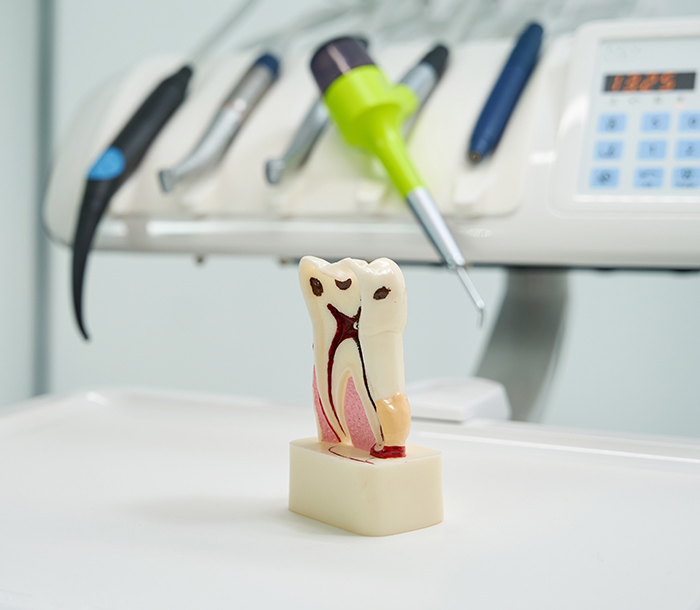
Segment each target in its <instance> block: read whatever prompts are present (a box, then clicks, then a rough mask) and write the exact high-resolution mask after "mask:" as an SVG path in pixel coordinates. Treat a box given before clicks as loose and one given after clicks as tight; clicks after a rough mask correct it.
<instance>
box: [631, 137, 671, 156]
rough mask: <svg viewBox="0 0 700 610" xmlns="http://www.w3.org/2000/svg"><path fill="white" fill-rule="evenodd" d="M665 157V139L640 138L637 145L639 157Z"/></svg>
mask: <svg viewBox="0 0 700 610" xmlns="http://www.w3.org/2000/svg"><path fill="white" fill-rule="evenodd" d="M664 157H666V141H665V140H642V141H641V142H639V145H638V146H637V158H639V159H663V158H664Z"/></svg>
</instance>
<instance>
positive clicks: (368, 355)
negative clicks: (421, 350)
mask: <svg viewBox="0 0 700 610" xmlns="http://www.w3.org/2000/svg"><path fill="white" fill-rule="evenodd" d="M349 266H350V268H351V269H352V270H353V271H354V272H355V275H356V276H357V278H358V280H359V283H360V301H361V304H362V314H361V317H360V324H359V340H360V345H361V347H362V357H363V360H364V365H365V372H366V375H367V381H368V385H369V390H370V393H371V396H372V398H373V399H374V405H373V407H374V408H375V409H376V414H377V418H378V420H379V422H380V426H381V431H382V440H381V442H379V443H378V446H377V449H379V450H381V449H382V448H383V447H384V445H387V446H403V445H405V443H406V438H407V436H408V432H409V430H410V408H409V405H408V399H407V398H406V396H405V378H404V360H403V331H404V329H405V327H406V318H407V305H406V284H405V282H404V279H403V274H402V273H401V269H399V267H398V265H397V264H396V263H394V262H393V261H391V260H389V259H386V258H380V259H377V260H375V261H373V262H372V263H369V264H368V263H365V262H364V261H355V260H353V261H351V262H350V263H349Z"/></svg>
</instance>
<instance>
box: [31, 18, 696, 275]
mask: <svg viewBox="0 0 700 610" xmlns="http://www.w3.org/2000/svg"><path fill="white" fill-rule="evenodd" d="M431 44H432V42H431V41H424V43H411V44H395V45H393V46H389V47H386V48H384V49H379V50H377V51H376V52H373V57H374V59H375V60H376V61H377V63H378V64H379V65H380V66H381V67H382V68H384V69H385V70H386V71H387V73H388V74H389V75H390V76H391V77H392V78H394V79H398V77H399V76H400V75H401V74H402V73H403V72H405V70H406V69H407V68H408V67H409V66H410V65H413V63H415V60H416V59H417V58H419V57H420V56H421V55H422V54H423V53H425V51H426V49H427V48H428V47H430V45H431ZM512 45H513V41H512V40H473V41H469V42H466V43H463V44H462V45H460V46H459V47H456V48H453V49H450V51H451V52H450V62H449V66H448V68H447V70H446V72H445V74H444V77H443V79H442V82H441V83H440V85H439V86H438V87H437V89H436V90H435V92H434V93H433V95H432V97H431V99H430V100H429V101H428V103H427V104H426V107H425V109H424V111H423V112H422V113H421V115H420V116H419V118H418V121H417V123H416V125H415V128H414V129H413V131H412V133H411V135H410V138H409V141H408V143H409V152H410V154H411V156H412V158H413V159H414V161H415V164H416V166H417V167H418V168H419V170H420V172H421V174H422V175H423V178H424V180H425V182H426V184H427V185H428V186H429V188H430V190H431V192H432V194H433V196H434V199H435V201H436V203H437V205H438V207H439V208H440V209H441V211H442V212H443V214H444V215H445V217H446V218H447V220H448V223H449V224H450V227H451V228H452V230H453V233H454V235H455V237H456V239H457V242H458V243H459V246H460V248H461V249H462V252H463V254H464V255H465V257H466V258H467V260H468V261H469V262H471V263H476V264H498V265H545V266H589V267H647V268H671V269H698V268H700V248H698V245H697V244H698V236H700V74H699V73H700V66H699V65H698V64H697V57H698V56H700V19H697V18H684V19H682V20H672V19H671V20H654V21H627V20H626V21H615V22H612V21H611V22H591V23H588V24H586V25H584V26H582V27H580V28H579V30H578V31H576V32H575V33H574V34H573V35H564V36H559V37H556V38H553V39H552V40H549V41H547V43H546V44H545V46H544V50H543V52H542V57H541V59H540V61H539V63H538V65H537V67H536V68H535V71H534V73H533V76H532V78H531V79H530V82H529V83H528V85H527V87H526V88H525V91H524V93H523V96H522V97H521V99H520V101H519V103H518V105H517V107H516V108H515V111H514V113H513V116H512V118H511V120H510V122H509V124H508V126H507V128H506V130H505V133H504V135H503V137H502V139H501V141H500V143H499V144H498V146H497V148H496V149H495V151H494V153H493V155H491V157H489V158H488V159H486V160H485V161H483V162H482V163H481V164H479V165H476V166H475V165H472V164H470V163H469V162H468V161H467V158H466V154H467V145H468V142H469V138H470V136H471V133H472V130H473V128H474V124H475V122H476V120H477V118H478V116H479V113H480V111H481V108H482V107H483V104H484V101H485V100H486V98H487V97H488V95H489V92H490V91H491V88H492V86H493V83H494V81H495V79H496V78H497V76H498V74H499V73H500V71H501V68H502V66H503V63H504V62H505V60H506V58H507V56H508V53H509V52H510V50H511V49H512ZM253 58H254V55H252V54H249V55H244V54H242V55H239V56H233V57H229V58H225V59H219V60H212V61H209V62H208V63H206V64H204V65H203V66H202V67H201V69H200V70H199V71H198V72H197V74H195V76H194V77H193V81H192V83H191V93H190V96H189V98H188V99H187V101H186V102H185V103H184V105H183V106H182V108H181V110H179V111H178V112H177V113H176V114H175V115H174V116H173V118H172V120H171V121H170V122H169V123H168V125H167V126H166V127H165V128H164V129H163V131H162V133H161V134H160V135H159V137H158V138H157V139H156V141H155V142H154V145H153V147H152V148H151V150H149V152H148V153H147V155H146V157H145V158H144V160H143V162H142V164H141V166H140V167H139V169H138V171H137V172H136V174H135V175H134V176H133V177H132V178H131V179H130V180H129V181H127V182H126V183H125V184H124V186H123V187H122V188H121V190H120V191H119V192H118V193H117V194H116V195H115V196H114V198H113V200H112V202H111V204H110V207H109V209H108V212H107V215H106V217H105V219H104V222H103V223H102V224H101V226H100V228H99V229H98V234H97V239H96V244H95V246H96V247H97V248H101V249H109V250H137V251H154V252H187V253H193V254H209V253H234V254H235V253H241V254H266V255H274V256H278V257H282V258H300V257H301V256H303V255H305V254H307V253H308V252H309V251H313V252H314V253H316V254H318V255H319V256H322V257H324V258H330V259H333V258H341V257H344V256H352V257H358V258H365V259H373V258H376V257H379V256H389V257H391V258H394V259H396V260H401V261H420V262H437V261H438V258H437V255H436V254H435V252H434V250H433V248H432V246H431V244H430V243H429V242H428V240H427V239H426V238H425V236H424V235H423V233H422V231H421V229H420V227H419V226H418V224H417V223H416V221H415V220H414V219H413V217H412V216H411V214H410V211H409V210H408V208H407V206H406V204H405V202H403V201H402V200H401V198H400V196H399V195H398V194H396V193H394V192H393V190H392V188H391V187H390V183H389V181H388V178H387V176H386V175H385V174H384V173H383V169H382V168H381V167H379V166H378V164H376V163H374V162H373V161H372V160H371V159H370V158H369V157H368V156H367V155H366V154H365V153H363V152H362V151H360V150H356V149H351V148H349V147H348V146H347V145H346V144H345V143H344V142H343V141H342V139H341V137H340V135H339V134H338V133H337V132H336V131H335V129H329V130H326V132H325V133H324V134H323V135H322V136H321V137H320V139H319V141H318V142H317V144H316V146H315V148H314V149H313V150H312V153H311V155H310V157H309V158H308V160H307V162H306V163H305V165H304V166H303V167H301V168H300V169H299V170H298V171H296V172H293V173H291V174H289V175H287V176H285V178H284V180H283V181H282V182H281V183H280V184H279V185H276V186H271V185H269V184H267V182H266V180H265V163H266V161H267V160H269V159H272V158H275V157H278V156H279V155H280V153H281V152H282V151H283V150H284V148H285V146H286V145H287V144H288V143H289V141H290V140H291V138H292V136H293V134H294V131H295V130H296V129H297V127H298V126H299V124H300V123H301V121H302V119H303V118H304V115H305V113H306V112H307V110H308V108H309V106H310V104H311V103H312V102H313V100H314V99H315V97H316V96H317V92H316V90H315V86H314V84H313V82H312V77H311V74H310V71H309V55H306V56H299V57H291V58H287V59H285V61H284V65H285V69H284V71H283V72H282V74H281V77H280V80H279V82H278V83H277V84H276V85H275V86H274V88H273V89H271V90H270V92H269V93H268V95H267V96H266V97H265V99H263V100H262V101H261V102H260V105H259V108H258V110H257V111H256V113H255V114H254V115H253V116H251V117H250V119H249V121H248V123H247V124H246V125H245V127H244V128H243V129H242V130H241V132H240V133H239V134H238V136H237V138H236V140H235V142H234V143H233V145H232V146H231V148H230V149H229V150H228V152H227V154H226V156H225V157H224V159H223V161H222V163H221V164H220V165H219V166H218V167H217V168H216V169H215V170H214V171H212V172H210V173H209V174H207V175H204V176H202V177H200V178H199V179H197V180H193V181H191V182H189V183H187V184H183V185H178V188H177V189H175V191H174V192H171V193H167V194H166V193H164V192H163V191H162V190H161V188H160V185H159V181H158V174H159V172H160V171H161V170H163V169H164V168H168V167H171V166H172V165H174V164H175V163H177V162H178V161H179V160H180V159H182V158H183V157H184V156H185V155H186V154H187V152H188V151H189V150H191V149H192V147H193V145H194V144H196V142H197V141H198V138H199V137H200V136H201V134H202V132H203V130H204V129H205V128H206V126H207V125H208V123H209V122H210V121H211V119H212V117H213V116H214V115H215V114H216V111H217V108H219V106H220V104H221V102H222V100H224V98H225V97H226V94H227V91H228V90H229V89H230V86H231V83H232V82H235V81H236V79H237V78H239V77H240V75H241V74H242V73H243V72H244V71H245V69H246V67H247V66H248V65H250V62H251V60H252V59H253ZM178 61H180V59H178V58H159V59H150V60H147V61H144V62H143V63H141V64H139V65H137V66H135V67H134V68H133V69H132V70H130V71H129V72H128V73H127V74H125V75H124V76H123V78H122V79H121V80H119V79H116V80H115V79H112V81H111V82H110V84H108V85H106V86H105V87H104V88H103V89H101V90H100V91H98V92H96V93H95V94H94V96H93V97H92V98H91V99H90V100H89V101H88V102H87V103H86V105H85V107H84V108H83V109H82V110H81V112H80V113H79V115H78V117H77V118H76V120H75V122H74V124H73V126H72V127H71V129H70V130H69V131H68V133H67V135H66V137H65V140H64V143H63V145H62V146H61V147H60V149H59V151H58V155H57V157H56V162H55V165H54V168H53V173H52V177H51V181H50V185H49V189H48V192H47V195H46V200H45V209H44V217H45V223H46V225H47V227H48V229H49V231H50V233H51V234H52V235H54V236H55V237H56V238H57V239H59V240H61V241H62V242H64V243H66V244H70V243H71V241H72V239H73V234H74V231H75V225H76V220H77V215H78V207H79V204H80V200H81V196H82V192H83V188H84V184H85V177H86V175H87V172H88V169H89V168H90V166H91V165H92V163H93V162H94V161H95V158H96V156H98V154H99V151H100V150H102V149H104V147H105V146H106V145H107V144H108V143H109V142H110V141H111V139H112V138H113V137H114V135H115V133H117V132H118V131H119V128H120V126H121V125H122V124H123V123H124V121H125V120H126V119H127V118H128V117H129V116H130V113H132V112H133V110H134V109H135V108H136V107H137V106H138V105H139V103H140V102H141V101H142V99H143V97H144V95H145V94H146V92H148V91H149V90H150V88H152V86H153V84H154V83H156V82H157V81H158V80H159V79H161V78H162V77H163V76H164V75H165V74H167V73H168V72H169V71H172V69H173V67H174V66H176V65H178Z"/></svg>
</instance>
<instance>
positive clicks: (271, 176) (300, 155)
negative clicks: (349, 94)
mask: <svg viewBox="0 0 700 610" xmlns="http://www.w3.org/2000/svg"><path fill="white" fill-rule="evenodd" d="M329 121H330V118H329V117H328V110H326V105H325V104H324V102H323V100H322V99H320V98H319V99H317V100H316V101H315V102H314V103H313V104H312V105H311V107H310V108H309V111H308V112H307V113H306V116H305V117H304V120H303V121H302V123H301V125H300V127H299V129H297V132H296V133H295V134H294V137H293V138H292V141H291V143H290V144H289V148H287V150H286V151H285V153H284V154H283V155H282V156H281V157H277V158H275V159H268V160H267V162H266V163H265V177H266V178H267V181H268V182H269V183H270V184H279V183H280V182H281V180H282V178H283V177H284V173H285V172H286V171H288V170H293V169H296V168H298V167H301V166H302V165H304V163H305V162H306V159H307V158H308V156H309V153H310V152H311V150H312V149H313V147H314V144H316V141H317V140H318V138H319V136H320V135H321V134H322V133H323V131H324V130H325V129H326V126H327V125H328V123H329Z"/></svg>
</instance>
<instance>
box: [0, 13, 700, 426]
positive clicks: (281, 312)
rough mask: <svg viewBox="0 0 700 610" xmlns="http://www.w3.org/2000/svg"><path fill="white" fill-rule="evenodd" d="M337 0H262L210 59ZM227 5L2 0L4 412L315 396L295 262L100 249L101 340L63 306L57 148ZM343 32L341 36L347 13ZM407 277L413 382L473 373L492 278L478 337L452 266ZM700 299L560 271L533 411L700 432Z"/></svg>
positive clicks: (638, 276) (657, 279)
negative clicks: (55, 231)
mask: <svg viewBox="0 0 700 610" xmlns="http://www.w3.org/2000/svg"><path fill="white" fill-rule="evenodd" d="M330 4H331V3H330V2H328V3H323V2H320V1H319V0H316V1H313V0H303V1H302V0H295V1H293V2H290V1H288V0H287V1H285V0H260V1H259V2H258V3H257V5H256V6H255V7H254V8H253V10H251V11H250V14H249V15H248V17H247V18H246V22H245V27H242V28H241V29H240V30H239V31H238V32H236V33H235V34H234V35H232V36H231V37H230V39H229V40H228V42H227V43H225V44H223V45H222V47H221V49H220V53H221V54H226V53H233V52H235V49H236V48H237V46H241V45H243V44H244V43H245V41H246V40H253V39H254V38H255V37H257V36H260V35H262V34H264V33H265V32H267V31H273V30H276V29H278V28H280V27H284V25H285V24H287V23H289V22H290V20H293V19H296V18H297V17H299V16H302V15H304V14H305V13H307V12H309V11H312V10H314V9H316V8H319V7H323V6H324V5H325V6H327V5H330ZM368 4H371V3H368ZM392 4H393V5H394V6H395V7H396V10H397V11H399V10H409V8H410V10H416V7H418V8H419V9H421V10H422V11H423V13H422V14H423V15H424V16H425V17H424V18H425V19H433V20H434V21H435V23H436V29H437V30H439V27H440V24H441V23H442V24H444V23H445V21H446V19H449V14H450V11H451V10H453V9H454V6H455V3H454V2H449V1H447V0H445V1H441V0H440V1H437V0H436V1H429V0H425V1H424V2H419V3H418V2H408V1H407V0H406V1H405V2H401V1H397V2H393V3H392ZM232 6H233V4H232V2H230V1H225V0H198V2H196V3H182V4H179V3H178V4H175V3H173V2H166V1H163V0H122V1H121V2H118V3H102V2H99V3H98V2H89V1H88V0H53V1H51V0H0V49H1V50H2V57H3V61H2V62H0V66H2V67H1V68H0V69H1V70H2V83H3V87H2V93H1V94H0V110H1V112H0V143H1V146H0V159H1V163H0V286H1V288H0V408H1V407H3V406H8V405H12V404H13V403H17V402H19V401H23V400H25V399H28V398H30V397H32V396H35V395H38V394H43V393H47V392H48V393H67V392H72V391H75V390H81V389H89V388H104V387H113V386H127V387H148V388H162V389H172V390H186V391H197V392H205V393H220V394H235V395H245V396H256V397H260V398H263V399H268V400H272V401H278V402H280V401H281V402H285V403H293V404H304V403H309V402H310V399H311V389H310V387H311V366H312V363H311V326H310V323H309V321H308V315H307V312H306V309H305V306H304V303H303V299H302V297H301V294H300V291H299V288H298V281H297V274H296V267H295V265H284V264H280V263H279V262H278V261H277V260H273V259H271V258H262V257H260V258H258V257H232V256H215V257H208V258H206V259H205V260H204V261H197V260H196V259H195V258H194V257H192V256H185V255H162V254H149V255H145V254H125V253H109V252H100V251H96V252H95V253H94V254H93V256H92V258H91V262H90V268H89V272H88V276H89V277H88V280H89V293H88V295H87V307H88V308H89V315H90V326H91V328H92V331H93V332H94V338H93V340H92V341H91V342H89V343H86V342H84V341H83V340H82V338H81V337H80V335H79V333H78V331H77V328H76V326H75V323H74V320H73V316H72V311H71V302H70V297H69V287H70V284H69V279H70V276H69V269H70V251H69V249H68V248H66V247H65V246H63V245H60V244H56V243H53V242H52V241H51V240H50V239H49V237H48V236H47V234H46V232H45V231H44V229H43V226H42V220H41V204H42V197H43V193H44V190H45V187H46V183H47V180H48V175H49V171H50V168H51V162H52V158H53V157H54V155H55V152H56V150H57V147H59V146H60V144H61V141H62V139H63V138H64V137H65V135H66V133H67V131H68V129H69V127H70V124H71V121H72V120H73V119H74V118H75V116H76V114H77V113H79V112H80V108H81V105H82V104H84V102H85V100H86V98H87V97H88V96H89V95H90V94H91V93H92V92H94V91H95V90H96V89H97V88H98V87H99V86H100V85H101V84H103V83H104V82H105V81H107V80H109V79H111V78H115V77H116V76H118V75H120V74H123V73H124V72H125V71H126V70H128V69H129V68H130V67H133V66H134V65H135V64H137V63H138V62H140V61H142V60H144V59H146V58H149V57H155V56H173V55H175V56H179V55H184V54H185V53H186V52H187V51H188V50H189V49H191V48H193V47H194V46H195V45H196V44H197V43H198V42H199V41H200V40H201V39H202V38H203V37H204V36H205V35H206V33H207V32H208V31H210V30H211V29H212V28H213V27H214V26H215V24H216V23H217V21H219V20H221V19H222V17H223V16H225V15H227V14H228V13H229V12H230V10H231V8H232ZM685 14H698V15H700V5H699V4H698V3H697V2H696V1H687V2H679V1H675V2H665V3H658V2H652V1H651V0H648V1H644V0H640V1H638V2H633V1H626V0H621V1H615V2H609V1H607V0H606V1H604V2H603V1H598V2H595V1H592V2H570V1H561V2H534V1H527V0H505V1H500V0H499V1H495V0H492V1H490V2H478V3H476V2H475V3H474V12H473V19H472V21H471V22H470V23H469V27H468V28H466V29H465V32H464V34H463V36H464V37H465V38H468V37H501V38H505V37H513V36H514V35H516V34H517V32H518V31H519V30H520V29H521V28H522V27H523V25H524V23H526V22H527V21H528V20H531V19H539V20H540V21H542V23H543V24H544V25H545V30H546V31H547V33H548V34H553V35H554V34H555V35H565V34H566V33H567V32H570V31H573V30H574V29H575V28H576V27H577V26H579V25H581V24H582V23H585V22H586V21H588V20H591V19H601V18H605V19H609V18H629V17H654V16H660V15H685ZM348 27H349V28H351V29H352V30H353V33H354V32H355V31H357V29H358V28H359V27H360V24H359V23H349V24H348ZM336 32H337V28H336V29H334V31H333V32H330V31H329V35H330V34H334V33H336ZM435 33H436V35H439V31H436V32H435ZM404 35H405V37H407V38H410V37H411V36H412V32H411V29H410V28H407V29H406V31H405V34H404ZM698 237H699V238H700V236H698ZM698 247H699V248H700V239H699V240H698ZM310 253H311V254H312V253H313V252H310ZM404 273H405V277H406V283H407V287H408V292H409V323H408V328H407V330H406V334H405V349H406V352H405V357H406V377H407V381H408V382H413V381H420V380H424V379H432V378H438V377H464V376H468V375H471V374H473V373H474V368H475V366H476V363H477V362H478V360H479V357H480V355H481V353H482V351H483V349H484V345H485V343H486V341H487V339H488V337H489V333H490V329H491V326H492V324H493V322H494V320H495V318H496V314H497V312H498V308H499V306H500V302H501V299H502V296H503V293H504V288H505V271H504V270H503V269H498V268H475V269H473V271H472V277H473V279H474V281H475V282H476V283H477V284H478V286H479V289H480V291H481V293H482V296H483V297H484V299H485V300H486V302H487V306H488V308H489V316H488V318H487V323H486V325H485V327H484V328H482V329H477V328H476V327H475V322H474V314H473V310H472V308H471V306H470V304H469V302H468V301H467V299H466V298H465V297H464V295H463V289H462V288H461V287H460V286H459V285H458V283H457V282H456V281H455V280H454V279H452V278H448V277H447V272H445V271H441V270H438V269H434V268H421V267H407V268H406V269H405V270H404ZM436 295H439V296H436ZM699 304H700V278H699V277H698V275H697V274H696V273H679V272H652V271H606V272H600V271H593V270H574V271H571V273H570V301H569V311H568V317H567V322H566V329H565V333H564V335H563V343H562V345H561V352H560V357H559V362H558V366H557V369H556V371H555V372H554V375H553V379H552V385H551V388H550V389H549V391H548V392H547V393H544V394H543V395H542V396H541V397H540V399H539V400H540V404H539V405H538V409H537V413H538V417H539V419H540V421H542V422H544V423H547V424H552V425H558V426H573V427H584V428H595V429H603V430H615V431H628V432H649V433H661V434H672V435H688V436H700V375H698V370H699V369H700V323H699V322H698V313H697V312H698V307H699Z"/></svg>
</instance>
